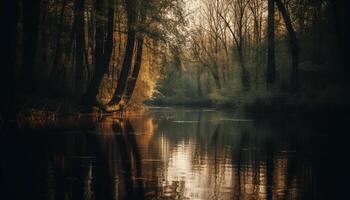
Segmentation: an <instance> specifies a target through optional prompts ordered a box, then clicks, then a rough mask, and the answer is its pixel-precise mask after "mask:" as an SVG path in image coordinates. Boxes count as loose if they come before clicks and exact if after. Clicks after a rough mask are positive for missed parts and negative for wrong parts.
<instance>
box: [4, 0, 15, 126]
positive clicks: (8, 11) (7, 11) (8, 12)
mask: <svg viewBox="0 0 350 200" xmlns="http://www.w3.org/2000/svg"><path fill="white" fill-rule="evenodd" d="M17 12H18V1H14V0H4V1H1V2H0V20H1V24H2V26H3V28H4V30H3V31H1V36H2V37H1V39H2V42H1V44H2V45H1V50H2V51H1V52H2V53H1V60H2V65H3V66H1V69H0V88H1V91H2V95H1V98H0V121H1V122H0V123H2V121H4V122H7V121H10V120H15V119H16V93H15V91H16V81H15V65H16V41H17Z"/></svg>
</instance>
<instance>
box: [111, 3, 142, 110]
mask: <svg viewBox="0 0 350 200" xmlns="http://www.w3.org/2000/svg"><path fill="white" fill-rule="evenodd" d="M125 4H126V11H127V18H128V19H127V20H128V22H127V24H128V36H127V42H126V48H125V55H124V61H123V65H122V69H121V71H120V75H119V79H118V85H117V88H116V89H115V91H114V94H113V97H112V99H111V100H110V102H109V103H108V106H113V105H116V104H119V103H120V101H121V99H122V95H123V93H124V91H125V88H126V85H127V79H128V76H129V74H130V71H131V64H132V57H133V55H134V47H135V17H136V16H135V13H134V9H135V8H134V4H135V3H134V0H125Z"/></svg>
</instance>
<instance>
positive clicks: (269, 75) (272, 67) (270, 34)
mask: <svg viewBox="0 0 350 200" xmlns="http://www.w3.org/2000/svg"><path fill="white" fill-rule="evenodd" d="M267 26H268V27H267V29H268V30H267V72H266V83H267V86H268V87H270V86H272V85H273V84H274V83H275V80H276V62H275V3H274V0H268V19H267Z"/></svg>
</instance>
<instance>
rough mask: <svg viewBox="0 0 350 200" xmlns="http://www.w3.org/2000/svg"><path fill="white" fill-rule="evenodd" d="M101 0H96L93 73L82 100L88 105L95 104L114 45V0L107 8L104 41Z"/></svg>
mask: <svg viewBox="0 0 350 200" xmlns="http://www.w3.org/2000/svg"><path fill="white" fill-rule="evenodd" d="M102 3H103V1H102V2H101V0H97V1H96V14H97V17H96V36H95V38H96V39H95V40H96V48H95V73H94V76H93V78H92V80H91V82H90V84H89V86H88V89H87V91H86V94H85V97H84V100H83V101H84V102H85V105H86V106H88V107H91V106H93V105H94V104H96V96H97V94H98V91H99V88H100V85H101V81H102V78H103V76H104V75H105V74H106V72H107V70H108V66H109V63H110V60H111V55H112V50H113V46H114V40H113V38H114V12H115V2H114V1H110V5H109V9H108V22H107V39H106V42H105V43H104V30H103V24H102V23H103V21H102V20H101V18H102V16H103V7H102Z"/></svg>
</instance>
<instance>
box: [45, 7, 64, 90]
mask: <svg viewBox="0 0 350 200" xmlns="http://www.w3.org/2000/svg"><path fill="white" fill-rule="evenodd" d="M66 5H67V0H63V1H62V8H61V12H60V21H59V25H58V33H57V36H56V49H55V53H54V58H53V64H52V68H51V72H50V73H49V77H48V86H47V89H52V88H53V85H54V84H55V83H56V82H57V75H58V66H59V61H60V58H61V54H62V52H61V47H62V45H61V37H62V32H63V31H62V28H63V23H64V10H65V8H66Z"/></svg>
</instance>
